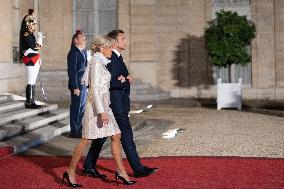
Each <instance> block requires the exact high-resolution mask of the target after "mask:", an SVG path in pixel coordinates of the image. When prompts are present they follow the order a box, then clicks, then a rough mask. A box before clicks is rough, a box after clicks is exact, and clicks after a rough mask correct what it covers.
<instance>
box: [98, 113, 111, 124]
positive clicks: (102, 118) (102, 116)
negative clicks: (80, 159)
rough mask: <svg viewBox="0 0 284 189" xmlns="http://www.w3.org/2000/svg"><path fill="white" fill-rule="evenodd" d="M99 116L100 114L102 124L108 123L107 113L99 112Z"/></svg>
mask: <svg viewBox="0 0 284 189" xmlns="http://www.w3.org/2000/svg"><path fill="white" fill-rule="evenodd" d="M99 116H100V118H101V120H102V122H103V124H108V122H109V118H108V114H107V113H106V112H103V113H100V114H99Z"/></svg>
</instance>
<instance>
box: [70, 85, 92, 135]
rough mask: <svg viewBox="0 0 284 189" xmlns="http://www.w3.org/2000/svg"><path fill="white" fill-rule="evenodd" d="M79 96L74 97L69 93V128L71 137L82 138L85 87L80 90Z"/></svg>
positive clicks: (85, 97) (85, 96)
mask: <svg viewBox="0 0 284 189" xmlns="http://www.w3.org/2000/svg"><path fill="white" fill-rule="evenodd" d="M80 91H81V92H80V95H79V96H77V95H74V94H73V93H72V92H71V105H70V127H71V132H70V133H71V135H73V136H79V137H81V136H82V119H83V116H84V111H85V104H86V99H87V93H88V92H87V87H82V88H81V89H80Z"/></svg>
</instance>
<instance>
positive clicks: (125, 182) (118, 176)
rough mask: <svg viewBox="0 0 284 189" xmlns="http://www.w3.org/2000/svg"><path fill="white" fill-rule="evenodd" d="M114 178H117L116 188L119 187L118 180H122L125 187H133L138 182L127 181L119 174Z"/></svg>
mask: <svg viewBox="0 0 284 189" xmlns="http://www.w3.org/2000/svg"><path fill="white" fill-rule="evenodd" d="M114 176H115V181H116V186H118V179H119V180H121V181H122V182H123V184H125V185H132V184H135V183H136V182H137V181H134V180H126V179H125V178H124V177H123V176H121V175H119V173H118V172H116V173H115V175H114Z"/></svg>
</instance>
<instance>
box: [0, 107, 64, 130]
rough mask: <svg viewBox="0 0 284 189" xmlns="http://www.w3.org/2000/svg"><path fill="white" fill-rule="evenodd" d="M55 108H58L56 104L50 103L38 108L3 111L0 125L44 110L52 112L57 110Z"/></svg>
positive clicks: (0, 116) (0, 115)
mask: <svg viewBox="0 0 284 189" xmlns="http://www.w3.org/2000/svg"><path fill="white" fill-rule="evenodd" d="M57 108H58V105H57V104H51V105H44V106H43V107H42V108H40V109H25V108H24V109H16V110H15V111H10V112H4V113H2V114H0V126H1V125H4V124H7V123H9V122H11V121H13V120H17V119H23V118H25V117H31V116H35V115H37V114H40V113H44V112H52V111H54V110H57Z"/></svg>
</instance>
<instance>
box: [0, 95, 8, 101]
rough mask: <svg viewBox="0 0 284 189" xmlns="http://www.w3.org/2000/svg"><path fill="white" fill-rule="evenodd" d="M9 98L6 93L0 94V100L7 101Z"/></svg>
mask: <svg viewBox="0 0 284 189" xmlns="http://www.w3.org/2000/svg"><path fill="white" fill-rule="evenodd" d="M8 100H9V96H8V95H1V96H0V102H1V101H8Z"/></svg>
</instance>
